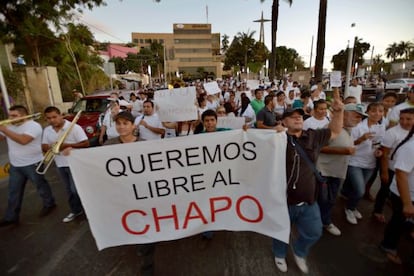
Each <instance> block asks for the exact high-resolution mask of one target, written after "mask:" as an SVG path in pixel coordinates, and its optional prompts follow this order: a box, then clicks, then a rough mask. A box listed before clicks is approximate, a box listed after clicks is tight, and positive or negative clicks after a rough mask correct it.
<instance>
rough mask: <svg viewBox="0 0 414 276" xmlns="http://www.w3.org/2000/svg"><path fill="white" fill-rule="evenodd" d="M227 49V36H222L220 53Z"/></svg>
mask: <svg viewBox="0 0 414 276" xmlns="http://www.w3.org/2000/svg"><path fill="white" fill-rule="evenodd" d="M228 48H229V36H228V35H226V34H224V35H223V36H222V37H221V51H222V53H225V52H226V51H227V49H228Z"/></svg>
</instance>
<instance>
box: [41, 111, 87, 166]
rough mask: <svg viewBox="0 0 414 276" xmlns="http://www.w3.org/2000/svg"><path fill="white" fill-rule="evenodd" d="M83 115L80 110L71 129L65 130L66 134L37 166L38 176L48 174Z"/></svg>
mask: <svg viewBox="0 0 414 276" xmlns="http://www.w3.org/2000/svg"><path fill="white" fill-rule="evenodd" d="M81 114H82V110H79V111H78V113H77V114H76V116H75V118H73V120H72V122H71V124H70V125H69V127H68V128H67V129H66V130H65V132H63V133H62V135H61V136H60V137H59V139H58V140H57V141H56V142H55V143H54V144H53V145H52V146H51V147H50V149H49V150H48V151H47V152H46V153H45V155H44V156H43V160H42V161H41V162H40V163H39V164H38V165H37V168H36V172H37V173H38V174H45V173H46V172H47V170H48V169H49V167H50V165H52V162H53V160H55V157H56V155H58V154H59V152H60V146H62V144H63V142H64V141H65V139H66V137H67V136H68V135H69V133H70V132H71V131H72V128H73V127H74V126H75V124H76V122H77V121H78V120H79V118H80V116H81Z"/></svg>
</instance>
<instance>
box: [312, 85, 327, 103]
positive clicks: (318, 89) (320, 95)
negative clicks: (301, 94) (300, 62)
mask: <svg viewBox="0 0 414 276" xmlns="http://www.w3.org/2000/svg"><path fill="white" fill-rule="evenodd" d="M311 100H312V102H315V101H318V100H326V94H325V92H323V86H322V83H318V84H315V85H313V86H312V87H311Z"/></svg>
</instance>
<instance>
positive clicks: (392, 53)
mask: <svg viewBox="0 0 414 276" xmlns="http://www.w3.org/2000/svg"><path fill="white" fill-rule="evenodd" d="M385 54H386V56H387V58H391V61H392V62H394V61H395V59H396V58H397V57H398V56H399V55H400V49H399V48H398V44H397V43H395V42H394V43H393V44H390V45H388V47H387V49H385Z"/></svg>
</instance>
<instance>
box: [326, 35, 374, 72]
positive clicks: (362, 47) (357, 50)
mask: <svg viewBox="0 0 414 276" xmlns="http://www.w3.org/2000/svg"><path fill="white" fill-rule="evenodd" d="M370 47H371V45H370V44H369V43H367V42H363V41H362V39H361V38H358V37H355V43H354V51H353V58H352V63H351V64H355V63H356V62H358V64H363V63H364V55H365V53H366V52H368V51H369V48H370ZM348 51H349V49H345V50H341V51H340V52H339V53H338V54H336V55H334V56H333V57H332V60H331V62H332V63H333V65H334V70H339V71H343V72H346V66H347V61H348Z"/></svg>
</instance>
